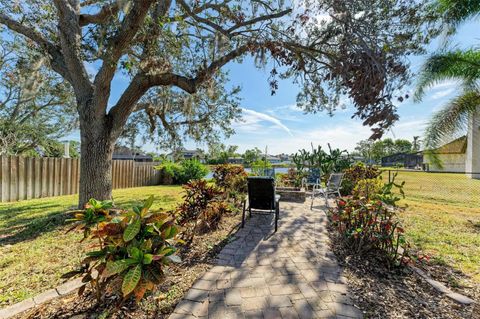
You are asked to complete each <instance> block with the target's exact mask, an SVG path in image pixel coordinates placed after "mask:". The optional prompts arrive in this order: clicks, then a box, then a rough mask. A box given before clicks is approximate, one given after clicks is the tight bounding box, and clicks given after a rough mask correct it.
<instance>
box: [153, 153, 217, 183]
mask: <svg viewBox="0 0 480 319" xmlns="http://www.w3.org/2000/svg"><path fill="white" fill-rule="evenodd" d="M156 169H158V170H161V171H162V175H164V176H165V177H164V178H163V179H164V180H168V179H170V180H171V181H172V182H173V183H174V184H185V183H187V182H189V181H191V180H196V179H202V178H204V177H205V176H206V175H207V174H208V168H207V166H205V165H203V164H202V163H200V162H199V161H198V160H196V159H190V160H185V161H182V162H180V163H174V162H170V161H165V162H164V163H162V164H161V165H159V166H157V167H156Z"/></svg>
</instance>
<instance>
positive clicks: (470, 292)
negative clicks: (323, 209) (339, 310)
mask: <svg viewBox="0 0 480 319" xmlns="http://www.w3.org/2000/svg"><path fill="white" fill-rule="evenodd" d="M330 237H331V246H332V250H333V252H334V253H335V255H336V256H337V258H338V260H339V262H340V264H342V265H343V267H345V270H344V275H345V277H347V278H348V286H349V291H350V294H351V297H352V300H353V301H354V304H355V305H357V306H358V307H359V308H360V309H362V310H363V311H364V313H365V317H366V318H469V319H470V318H474V319H477V318H480V306H479V301H480V298H479V297H480V294H479V291H480V290H479V286H478V285H476V284H474V283H473V281H471V280H470V281H465V280H467V279H468V278H467V277H466V276H465V275H463V274H461V277H462V279H463V280H464V281H465V282H469V283H470V284H469V285H468V286H465V287H461V288H460V287H451V286H450V287H449V288H450V289H451V290H452V291H456V292H459V293H461V294H464V295H466V296H468V297H470V298H472V299H474V300H476V304H474V305H469V306H465V305H461V304H458V303H456V302H454V301H453V300H451V299H449V298H448V297H447V296H445V295H444V294H442V293H440V292H438V291H437V290H435V289H434V288H433V287H432V286H431V285H430V284H428V283H427V282H425V280H424V279H422V278H421V277H420V276H419V275H418V274H416V273H415V272H413V271H411V270H410V268H403V269H388V268H387V267H386V266H385V262H382V258H381V257H380V256H376V255H370V256H368V257H363V258H360V257H359V256H352V255H351V254H350V253H349V251H348V250H347V249H346V248H345V247H344V245H343V243H342V240H341V238H340V237H339V236H338V235H336V234H335V232H333V231H332V232H330ZM418 266H419V267H421V268H422V269H424V270H425V271H426V272H427V273H429V274H430V275H431V276H432V278H434V279H436V280H438V281H442V282H443V283H444V284H446V285H448V282H445V281H444V279H445V278H451V277H449V276H453V275H454V276H456V277H455V278H459V277H460V274H459V273H458V271H454V270H453V269H451V268H449V267H448V266H422V265H417V267H418ZM442 279H443V280H442Z"/></svg>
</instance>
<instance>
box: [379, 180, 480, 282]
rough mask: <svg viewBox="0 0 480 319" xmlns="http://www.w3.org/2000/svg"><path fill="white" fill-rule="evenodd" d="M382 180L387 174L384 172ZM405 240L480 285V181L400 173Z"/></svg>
mask: <svg viewBox="0 0 480 319" xmlns="http://www.w3.org/2000/svg"><path fill="white" fill-rule="evenodd" d="M383 176H384V179H385V178H387V177H388V173H387V172H384V173H383ZM396 181H399V182H401V181H405V187H404V190H405V195H406V198H405V199H403V200H402V201H401V202H400V204H401V205H402V204H403V205H406V206H407V208H406V210H405V212H404V213H402V219H403V224H404V226H405V230H406V235H407V238H408V239H409V240H410V241H411V242H412V243H413V244H414V246H415V247H417V248H419V249H421V250H422V251H423V252H425V253H427V254H429V255H432V256H433V257H434V260H435V261H436V262H438V263H442V264H448V265H451V266H453V267H454V268H457V269H459V270H460V271H462V272H463V273H465V274H467V275H469V276H471V277H472V279H473V280H474V281H475V282H477V283H480V180H472V179H469V178H467V177H466V176H465V175H463V174H443V173H425V172H399V174H398V177H397V179H396Z"/></svg>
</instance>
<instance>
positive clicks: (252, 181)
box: [242, 176, 280, 232]
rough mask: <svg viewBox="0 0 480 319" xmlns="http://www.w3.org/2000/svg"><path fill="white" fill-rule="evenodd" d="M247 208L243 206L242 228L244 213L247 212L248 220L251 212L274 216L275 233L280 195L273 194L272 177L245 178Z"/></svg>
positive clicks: (273, 183) (273, 184) (273, 182)
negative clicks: (272, 214)
mask: <svg viewBox="0 0 480 319" xmlns="http://www.w3.org/2000/svg"><path fill="white" fill-rule="evenodd" d="M247 185H248V199H247V201H248V206H246V203H244V205H243V214H242V228H243V227H244V226H245V211H246V210H248V213H249V218H251V217H252V210H256V211H257V212H258V213H263V214H271V213H274V214H275V232H276V231H277V227H278V215H279V213H280V208H279V200H280V195H276V194H275V180H274V179H273V178H272V177H265V176H251V177H248V178H247Z"/></svg>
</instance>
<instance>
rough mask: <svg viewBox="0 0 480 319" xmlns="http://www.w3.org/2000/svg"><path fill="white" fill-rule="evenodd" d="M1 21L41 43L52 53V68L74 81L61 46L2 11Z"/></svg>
mask: <svg viewBox="0 0 480 319" xmlns="http://www.w3.org/2000/svg"><path fill="white" fill-rule="evenodd" d="M0 23H1V24H3V25H5V26H6V27H7V28H9V29H10V30H12V31H14V32H17V33H19V34H21V35H23V36H25V37H27V38H29V39H30V40H32V41H33V42H35V43H36V44H37V45H39V46H40V47H41V48H42V49H43V50H45V51H46V52H47V53H48V54H49V55H50V64H51V66H52V69H53V70H54V71H55V72H57V73H58V74H60V75H61V76H62V77H63V78H64V79H66V80H67V81H69V82H70V83H72V78H71V76H70V72H69V71H68V68H67V66H66V64H65V59H64V58H63V55H62V53H61V49H60V48H59V47H57V46H55V45H54V44H53V43H51V42H49V41H48V40H47V39H45V38H44V37H43V35H42V34H41V33H39V32H38V31H36V30H35V29H33V28H29V27H27V26H25V25H23V24H21V23H20V22H18V21H16V20H14V19H12V18H10V17H8V16H7V15H5V14H3V13H0Z"/></svg>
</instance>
